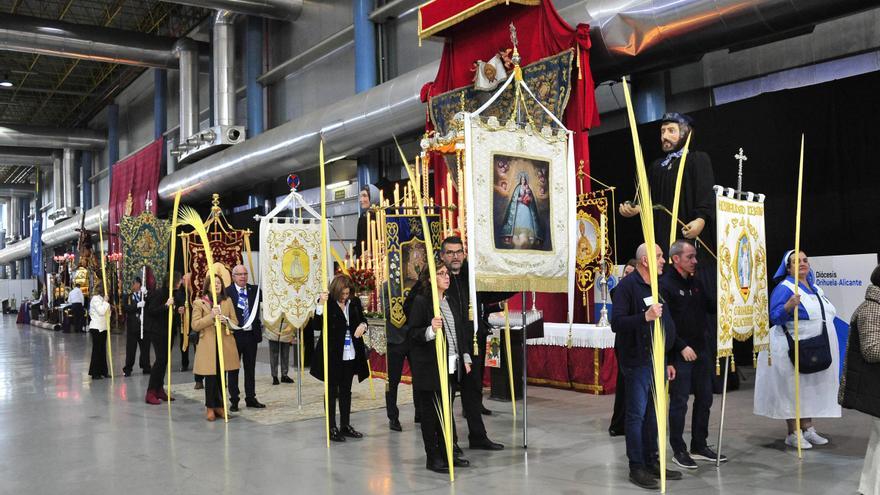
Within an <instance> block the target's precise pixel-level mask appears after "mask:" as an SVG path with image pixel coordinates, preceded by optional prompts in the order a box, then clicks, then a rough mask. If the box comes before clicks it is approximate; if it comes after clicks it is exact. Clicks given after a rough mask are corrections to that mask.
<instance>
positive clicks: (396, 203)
mask: <svg viewBox="0 0 880 495" xmlns="http://www.w3.org/2000/svg"><path fill="white" fill-rule="evenodd" d="M398 206H400V183H399V182H398V183H396V184H394V207H395V208H397V207H398Z"/></svg>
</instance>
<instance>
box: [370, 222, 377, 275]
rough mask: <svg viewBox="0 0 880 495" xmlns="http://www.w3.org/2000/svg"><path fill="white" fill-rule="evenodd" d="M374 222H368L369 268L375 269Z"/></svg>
mask: <svg viewBox="0 0 880 495" xmlns="http://www.w3.org/2000/svg"><path fill="white" fill-rule="evenodd" d="M376 261H377V260H376V221H375V220H370V268H373V269H375V268H376Z"/></svg>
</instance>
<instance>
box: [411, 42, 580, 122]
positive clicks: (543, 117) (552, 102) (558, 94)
mask: <svg viewBox="0 0 880 495" xmlns="http://www.w3.org/2000/svg"><path fill="white" fill-rule="evenodd" d="M573 60H574V51H573V50H565V51H563V52H561V53H558V54H556V55H553V56H551V57H547V58H545V59H542V60H538V61H537V62H534V63H532V64H529V65H527V66H525V67H523V68H522V71H523V80H524V81H525V83H526V84H528V86H529V87H530V88H532V92H533V93H534V94H535V97H537V99H538V101H540V102H541V104H542V105H544V106H545V107H546V108H547V109H548V110H550V111H551V112H553V114H554V115H563V114H564V113H565V107H566V105H568V97H569V95H570V93H571V64H572V61H573ZM502 82H503V81H502ZM515 93H516V91H515V87H514V86H513V85H511V86H509V87H508V88H507V89H506V90H504V92H503V93H501V95H500V96H499V97H498V99H497V100H495V102H494V103H493V104H492V105H490V106H489V108H487V109H486V110H484V111H483V113H482V114H480V115H482V116H483V117H497V118H499V119H501V120H502V121H506V120H507V118H508V117H510V114H511V112H512V111H513V105H514V94H515ZM492 94H493V93H492V92H487V91H481V90H478V89H476V88H474V86H468V87H466V88H461V89H456V90H453V91H448V92H446V93H443V94H441V95H437V96H434V97H432V98H431V99H430V101H429V102H428V109H429V111H430V116H431V123H433V124H434V128H435V129H436V130H437V133H438V134H440V135H441V136H445V135H446V133H448V132H449V131H450V129H451V127H452V126H453V125H454V124H453V121H454V119H455V114H457V113H459V112H461V111H466V112H473V111H474V110H476V109H478V108H480V107H481V106H483V104H484V103H486V102H487V101H488V100H489V98H491V97H492ZM528 113H529V117H530V118H531V119H532V120H533V122H534V125H535V126H536V127H537V128H538V129H540V128H542V127H544V126H545V125H553V122H552V120H551V118H550V116H549V115H548V114H547V113H546V112H544V111H543V110H541V108H540V107H539V106H537V105H530V106H529V107H528Z"/></svg>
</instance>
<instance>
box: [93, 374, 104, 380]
mask: <svg viewBox="0 0 880 495" xmlns="http://www.w3.org/2000/svg"><path fill="white" fill-rule="evenodd" d="M101 378H104V375H94V376H92V380H100V379H101Z"/></svg>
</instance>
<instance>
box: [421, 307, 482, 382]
mask: <svg viewBox="0 0 880 495" xmlns="http://www.w3.org/2000/svg"><path fill="white" fill-rule="evenodd" d="M450 307H451V305H450ZM452 316H453V319H454V323H453V324H454V325H455V327H456V337H457V338H458V339H457V340H458V356H459V358H458V364H457V365H456V369H457V373H456V375H457V379H459V380H460V379H461V378H462V377H463V374H464V362H463V360H462V356H463V355H464V354H465V353H468V354H470V353H471V352H472V351H471V350H470V349H469V348H468V345H469V342H463V341H462V339H461V337H460V336H461V335H462V330H460V329H461V327H462V326H463V325H465V322H462V320H461V318H460V317H459V315H458V314H457V313H456V312H455V310H453V315H452ZM433 318H434V308H433V302H432V301H431V297H430V296H425V295H421V294H417V295H416V296H415V297H414V298H413V300H412V305H411V306H410V307H409V311H408V312H407V315H406V322H407V327H408V328H409V340H410V344H411V347H410V354H409V359H410V370H411V372H412V385H413V389H415V390H425V391H438V390H440V371H439V369H438V368H437V341H436V340H430V341H429V340H426V338H425V331H427V329H428V327H430V326H431V319H433ZM444 331H446V328H445V326H444ZM471 335H473V332H471ZM446 345H447V346H448V345H449V340H447V341H446ZM447 349H448V348H447ZM446 352H447V354H448V352H449V351H448V350H447V351H446Z"/></svg>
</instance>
